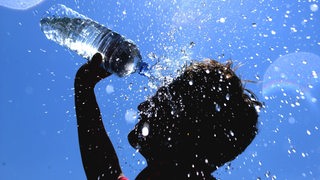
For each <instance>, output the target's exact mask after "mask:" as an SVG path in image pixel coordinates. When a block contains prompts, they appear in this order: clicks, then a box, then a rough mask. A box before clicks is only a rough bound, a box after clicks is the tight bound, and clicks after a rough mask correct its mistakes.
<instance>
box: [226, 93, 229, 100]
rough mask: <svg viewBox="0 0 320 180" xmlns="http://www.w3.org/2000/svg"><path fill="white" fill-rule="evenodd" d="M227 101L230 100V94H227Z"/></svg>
mask: <svg viewBox="0 0 320 180" xmlns="http://www.w3.org/2000/svg"><path fill="white" fill-rule="evenodd" d="M226 100H227V101H229V100H230V94H229V93H227V94H226Z"/></svg>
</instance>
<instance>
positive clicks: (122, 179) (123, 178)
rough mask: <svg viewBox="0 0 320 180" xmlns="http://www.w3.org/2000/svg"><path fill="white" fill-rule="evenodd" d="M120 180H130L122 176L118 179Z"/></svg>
mask: <svg viewBox="0 0 320 180" xmlns="http://www.w3.org/2000/svg"><path fill="white" fill-rule="evenodd" d="M118 180H129V179H128V178H126V177H125V176H120V177H119V178H118Z"/></svg>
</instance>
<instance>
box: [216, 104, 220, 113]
mask: <svg viewBox="0 0 320 180" xmlns="http://www.w3.org/2000/svg"><path fill="white" fill-rule="evenodd" d="M220 110H221V107H220V105H219V104H216V111H217V112H220Z"/></svg>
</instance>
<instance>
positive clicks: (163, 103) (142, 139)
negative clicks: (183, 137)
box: [128, 87, 175, 158]
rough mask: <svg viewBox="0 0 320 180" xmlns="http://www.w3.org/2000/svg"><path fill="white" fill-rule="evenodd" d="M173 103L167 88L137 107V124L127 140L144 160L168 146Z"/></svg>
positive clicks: (173, 125)
mask: <svg viewBox="0 0 320 180" xmlns="http://www.w3.org/2000/svg"><path fill="white" fill-rule="evenodd" d="M173 103H174V101H172V95H171V93H169V90H168V87H162V88H160V89H159V90H158V91H157V93H156V94H155V95H154V96H153V97H151V98H149V99H148V100H146V101H144V102H142V103H141V104H140V105H139V106H138V110H139V111H140V113H139V114H140V117H139V122H138V123H137V124H136V125H135V127H134V129H133V130H132V131H131V132H130V133H129V135H128V139H129V143H130V144H131V146H133V147H134V148H136V149H139V151H140V153H141V154H142V155H144V156H145V157H146V158H148V156H154V154H155V153H156V155H157V154H158V153H161V151H162V150H163V149H167V148H168V147H169V146H170V141H171V139H173V137H171V136H173V135H172V131H173V129H175V124H174V123H175V121H174V115H173V112H172V111H173V108H172V107H173V106H174V105H173ZM171 146H172V145H171Z"/></svg>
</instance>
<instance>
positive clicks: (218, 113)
mask: <svg viewBox="0 0 320 180" xmlns="http://www.w3.org/2000/svg"><path fill="white" fill-rule="evenodd" d="M230 66H231V63H227V64H221V63H219V62H217V61H214V60H205V61H203V62H195V63H193V64H191V65H190V66H188V67H187V68H186V69H185V70H184V71H183V73H182V74H181V75H180V76H178V77H177V78H176V79H175V80H174V81H173V82H172V83H170V84H169V85H167V86H163V87H161V88H159V90H158V91H157V92H156V94H155V95H154V96H153V97H151V98H150V99H148V100H147V101H145V102H143V103H141V104H140V105H139V107H138V109H139V110H140V121H139V122H138V124H137V125H136V126H135V129H134V130H133V131H132V132H131V133H130V134H129V141H130V143H131V145H132V146H134V147H136V148H138V149H140V152H141V153H142V154H143V155H144V156H145V157H146V158H147V160H148V161H163V160H173V161H176V162H177V163H192V164H194V165H196V166H199V167H202V168H204V169H206V170H207V171H210V172H212V171H214V170H215V169H216V168H217V167H219V166H221V165H223V164H224V163H226V162H228V161H230V160H233V159H234V158H235V157H236V156H237V155H239V154H240V153H242V152H243V151H244V150H245V149H246V147H247V146H248V145H249V144H250V143H251V142H252V140H253V138H254V137H255V135H256V133H257V119H258V113H257V110H256V106H261V103H260V102H258V101H256V100H255V98H254V97H253V95H252V94H251V93H250V91H247V90H245V89H244V87H243V85H242V83H241V80H240V79H239V78H238V77H237V76H236V74H235V73H234V72H233V70H232V69H231V67H230Z"/></svg>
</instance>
